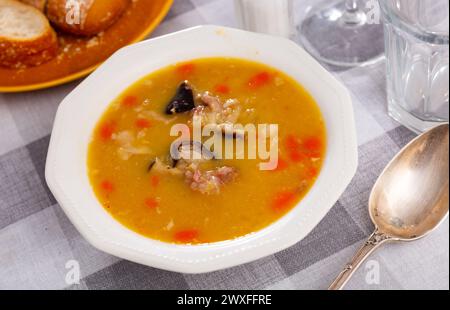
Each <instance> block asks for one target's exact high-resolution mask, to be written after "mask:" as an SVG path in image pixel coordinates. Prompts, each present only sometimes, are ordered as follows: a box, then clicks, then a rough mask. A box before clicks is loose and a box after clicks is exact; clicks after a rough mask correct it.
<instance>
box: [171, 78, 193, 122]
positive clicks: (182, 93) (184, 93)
mask: <svg viewBox="0 0 450 310" xmlns="http://www.w3.org/2000/svg"><path fill="white" fill-rule="evenodd" d="M194 108H195V103H194V92H193V91H192V88H191V86H190V85H189V84H188V82H186V81H185V82H183V83H181V84H180V86H178V89H177V92H176V94H175V96H174V97H173V98H172V99H171V100H170V102H169V104H168V105H167V107H166V111H165V112H166V114H169V115H172V114H175V113H184V112H188V111H191V110H192V109H194Z"/></svg>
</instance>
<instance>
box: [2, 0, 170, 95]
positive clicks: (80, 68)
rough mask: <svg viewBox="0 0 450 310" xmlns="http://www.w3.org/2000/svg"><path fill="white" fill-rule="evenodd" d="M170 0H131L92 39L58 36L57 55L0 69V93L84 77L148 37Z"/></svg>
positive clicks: (35, 87)
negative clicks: (34, 64) (33, 64)
mask: <svg viewBox="0 0 450 310" xmlns="http://www.w3.org/2000/svg"><path fill="white" fill-rule="evenodd" d="M172 3H173V0H135V1H133V2H132V4H131V5H130V7H129V8H128V9H127V11H126V12H125V13H124V15H123V16H122V17H121V18H120V19H119V20H118V21H117V22H116V23H115V24H114V25H112V26H111V27H110V28H108V29H107V30H106V31H105V32H103V33H102V34H101V35H98V36H95V37H93V38H82V37H75V36H71V35H67V34H58V37H59V40H60V51H59V55H58V56H57V57H56V58H54V59H53V60H51V61H49V62H47V63H45V64H42V65H40V66H37V67H32V68H26V69H17V70H12V69H6V68H1V67H0V92H23V91H30V90H35V89H41V88H48V87H52V86H56V85H60V84H63V83H67V82H70V81H73V80H75V79H78V78H81V77H84V76H86V75H88V74H89V73H91V72H92V71H94V70H95V69H96V68H97V67H98V66H99V65H100V64H101V63H102V62H103V61H105V60H106V59H107V58H108V57H109V56H111V55H112V54H113V53H114V52H115V51H116V50H118V49H120V48H121V47H123V46H125V45H128V44H130V43H134V42H137V41H140V40H142V39H143V38H145V37H146V36H148V35H149V34H150V33H151V32H152V31H153V30H154V29H155V28H156V26H158V24H159V23H160V22H161V21H162V19H163V18H164V17H165V16H166V14H167V12H168V11H169V9H170V7H171V6H172Z"/></svg>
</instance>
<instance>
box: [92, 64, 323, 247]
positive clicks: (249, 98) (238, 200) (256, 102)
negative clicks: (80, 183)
mask: <svg viewBox="0 0 450 310" xmlns="http://www.w3.org/2000/svg"><path fill="white" fill-rule="evenodd" d="M194 120H197V121H198V120H200V123H199V124H200V126H201V127H205V126H213V128H216V130H215V131H214V133H216V134H217V135H219V136H222V134H223V136H222V138H223V139H222V141H223V146H224V148H223V149H226V145H230V143H231V145H237V143H238V141H240V142H242V141H244V142H248V141H250V136H249V132H242V130H241V129H240V130H241V131H239V129H236V128H231V127H232V126H230V125H233V124H243V125H249V124H250V125H255V126H256V125H259V124H276V125H277V126H278V132H277V137H276V139H274V140H269V143H268V144H265V145H266V146H267V145H269V148H270V146H273V145H275V146H276V151H277V154H278V156H277V160H276V163H275V166H274V167H272V169H269V170H262V169H261V165H260V164H261V163H262V162H263V161H267V160H263V159H261V158H258V157H256V158H250V157H249V156H243V158H242V156H241V157H239V156H236V155H237V154H236V153H237V152H238V150H237V147H235V148H234V150H232V152H234V153H233V154H234V155H235V156H232V157H224V156H219V155H221V154H217V153H222V152H223V153H224V151H223V149H222V150H220V149H219V148H217V149H216V145H215V146H214V148H209V149H208V150H204V149H206V146H205V145H204V144H203V142H205V139H207V137H202V138H201V140H200V141H199V140H198V139H197V140H195V141H194V140H193V139H192V140H190V139H185V140H186V141H184V140H183V139H181V138H180V135H178V136H173V135H171V130H173V126H174V125H177V124H178V125H180V124H181V125H184V126H185V127H186V128H189V130H188V133H189V134H193V133H192V131H195V128H194V125H195V121H194ZM230 133H231V134H230ZM172 134H173V132H172ZM258 134H259V135H258ZM261 136H262V134H261V132H259V131H257V132H256V137H257V138H258V139H259V138H261ZM267 138H268V136H264V137H263V138H262V139H267ZM175 141H179V142H180V143H178V144H175V143H174V142H175ZM258 141H259V140H258ZM272 141H275V142H276V143H274V144H270V143H271V142H272ZM205 143H206V142H205ZM174 145H176V148H175V149H176V150H177V151H178V154H182V153H183V152H184V151H186V150H187V151H188V153H189V154H190V155H192V154H194V153H195V152H197V153H200V154H199V156H198V157H197V158H192V156H191V157H189V156H185V157H183V156H181V159H180V158H174V156H173V154H172V153H173V152H171V151H173V150H174ZM258 146H259V145H258ZM325 147H326V130H325V125H324V121H323V119H322V116H321V113H320V110H319V108H318V106H317V105H316V103H315V102H314V100H313V98H312V97H311V96H310V95H309V94H308V93H307V92H306V91H305V90H304V89H303V88H302V87H301V86H300V85H299V84H298V83H297V82H296V81H294V80H293V79H292V78H290V77H289V76H287V75H285V74H284V73H282V72H280V71H278V70H276V69H274V68H271V67H268V66H266V65H263V64H260V63H256V62H250V61H247V60H242V59H235V58H205V59H197V60H193V61H189V62H184V63H179V64H174V65H172V66H169V67H166V68H163V69H161V70H159V71H156V72H154V73H152V74H150V75H148V76H146V77H144V78H142V79H141V80H139V81H138V82H136V83H135V84H133V85H132V86H131V87H129V88H128V89H126V90H125V91H124V92H123V93H122V94H121V95H120V96H119V97H118V98H117V99H116V100H114V102H112V103H111V104H110V106H109V107H108V109H107V110H106V112H105V113H104V115H103V116H102V117H101V119H100V120H99V122H98V124H97V125H96V128H95V130H94V132H93V135H92V141H91V143H90V145H89V151H88V173H89V178H90V181H91V184H92V187H93V190H94V192H95V194H96V196H97V198H98V200H99V201H100V202H101V204H102V205H103V207H104V208H105V209H106V210H107V211H108V212H109V213H110V214H111V215H112V216H113V217H114V218H115V219H116V220H117V221H119V222H120V223H122V224H123V225H125V226H126V227H128V228H129V229H131V230H133V231H135V232H137V233H139V234H141V235H144V236H146V237H149V238H152V239H157V240H161V241H164V242H170V243H181V244H199V243H210V242H218V241H223V240H230V239H234V238H237V237H241V236H244V235H247V234H250V233H253V232H256V231H258V230H261V229H262V228H264V227H267V226H268V225H269V224H271V223H273V222H274V221H276V220H277V219H279V218H280V217H282V216H283V215H285V214H286V213H287V212H289V211H290V210H291V209H292V208H294V207H295V206H296V205H297V204H298V203H299V201H300V200H301V199H302V198H303V197H304V196H305V194H306V193H307V192H308V190H309V189H310V188H311V187H312V185H313V184H314V182H315V180H316V178H317V176H318V174H319V172H320V169H321V167H322V163H323V160H324V156H325ZM248 153H249V152H248ZM207 155H209V156H207ZM241 155H242V154H241ZM273 168H275V169H273Z"/></svg>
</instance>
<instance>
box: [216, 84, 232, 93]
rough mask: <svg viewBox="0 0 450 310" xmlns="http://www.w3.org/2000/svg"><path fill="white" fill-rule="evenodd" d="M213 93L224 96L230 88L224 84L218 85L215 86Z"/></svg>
mask: <svg viewBox="0 0 450 310" xmlns="http://www.w3.org/2000/svg"><path fill="white" fill-rule="evenodd" d="M214 91H215V92H216V93H219V94H223V95H226V94H229V93H230V87H229V86H228V85H225V84H218V85H216V87H214Z"/></svg>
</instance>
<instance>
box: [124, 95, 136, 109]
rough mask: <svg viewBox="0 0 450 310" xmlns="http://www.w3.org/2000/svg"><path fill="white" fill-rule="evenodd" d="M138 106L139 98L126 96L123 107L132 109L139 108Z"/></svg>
mask: <svg viewBox="0 0 450 310" xmlns="http://www.w3.org/2000/svg"><path fill="white" fill-rule="evenodd" d="M137 104H138V98H137V97H136V96H132V95H130V96H126V97H125V98H123V100H122V105H124V106H125V107H128V108H132V107H135V106H137Z"/></svg>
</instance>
